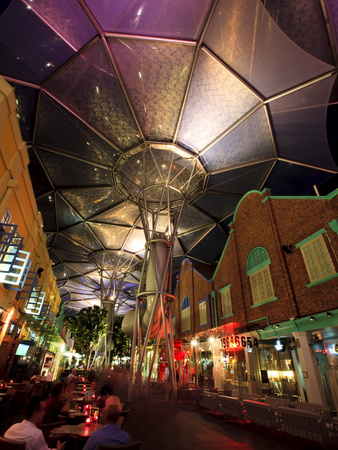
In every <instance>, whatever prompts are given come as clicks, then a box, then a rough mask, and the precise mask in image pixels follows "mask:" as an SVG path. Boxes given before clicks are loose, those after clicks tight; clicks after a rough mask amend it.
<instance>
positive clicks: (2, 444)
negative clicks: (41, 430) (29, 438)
mask: <svg viewBox="0 0 338 450" xmlns="http://www.w3.org/2000/svg"><path fill="white" fill-rule="evenodd" d="M25 446H26V444H25V443H24V442H18V441H12V439H6V438H4V437H2V436H0V448H1V450H25Z"/></svg>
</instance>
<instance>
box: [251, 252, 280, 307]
mask: <svg viewBox="0 0 338 450" xmlns="http://www.w3.org/2000/svg"><path fill="white" fill-rule="evenodd" d="M270 264H271V260H270V257H269V253H268V252H267V251H266V250H265V248H263V247H256V248H254V249H253V250H252V251H251V253H250V255H249V257H248V260H247V263H246V271H247V275H248V277H249V279H250V286H251V293H252V300H253V304H254V305H258V304H260V303H264V302H267V301H272V300H276V297H275V294H274V290H273V285H272V280H271V275H270V267H269V265H270Z"/></svg>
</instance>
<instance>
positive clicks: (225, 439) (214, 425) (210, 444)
mask: <svg viewBox="0 0 338 450" xmlns="http://www.w3.org/2000/svg"><path fill="white" fill-rule="evenodd" d="M124 430H126V431H127V432H128V433H129V434H130V435H131V437H132V439H133V441H134V440H135V441H136V440H140V441H142V447H141V449H142V450H213V449H223V450H225V449H226V450H282V449H283V450H284V449H287V450H299V449H307V450H315V449H316V450H318V449H319V448H324V447H321V446H320V445H319V444H317V443H311V442H309V441H302V440H300V439H299V440H298V439H294V438H292V437H290V436H285V437H284V439H283V440H282V436H281V434H280V433H279V432H276V433H275V434H274V435H272V433H271V431H269V430H266V429H264V428H260V427H257V426H255V425H253V424H251V423H247V424H244V423H243V421H234V420H227V419H226V418H224V416H220V415H215V414H213V413H211V412H207V411H206V410H200V409H199V408H197V407H196V405H195V404H193V403H189V404H186V403H177V404H175V403H168V402H165V400H164V399H163V398H159V397H156V396H150V397H148V398H147V399H140V400H136V401H135V402H133V403H132V404H131V405H130V412H129V414H128V416H127V417H126V420H125V422H124Z"/></svg>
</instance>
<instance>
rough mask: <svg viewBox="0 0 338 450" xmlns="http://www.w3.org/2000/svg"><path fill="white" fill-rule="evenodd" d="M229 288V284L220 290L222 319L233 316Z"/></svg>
mask: <svg viewBox="0 0 338 450" xmlns="http://www.w3.org/2000/svg"><path fill="white" fill-rule="evenodd" d="M230 288H231V284H229V285H228V286H225V287H224V288H222V289H220V294H221V308H222V317H229V316H232V315H233V312H232V302H231V291H230Z"/></svg>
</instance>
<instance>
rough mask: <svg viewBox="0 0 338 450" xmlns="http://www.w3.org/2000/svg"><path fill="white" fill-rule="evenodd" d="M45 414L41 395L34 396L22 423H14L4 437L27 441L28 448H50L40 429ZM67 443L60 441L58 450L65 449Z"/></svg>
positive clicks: (26, 447) (32, 449)
mask: <svg viewBox="0 0 338 450" xmlns="http://www.w3.org/2000/svg"><path fill="white" fill-rule="evenodd" d="M44 415H45V402H44V401H43V400H42V397H40V396H37V395H35V396H33V397H32V398H31V399H30V401H29V402H28V405H27V410H26V418H25V420H23V421H22V422H20V423H15V424H14V425H12V426H11V427H10V428H8V430H7V431H6V433H5V434H4V437H5V438H6V439H12V440H14V441H20V442H24V443H25V449H26V450H50V449H49V447H48V445H47V444H46V441H45V439H44V437H43V433H42V431H41V430H39V428H38V427H39V426H41V424H42V420H43V417H44ZM64 448H65V443H60V442H58V444H57V450H64Z"/></svg>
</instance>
